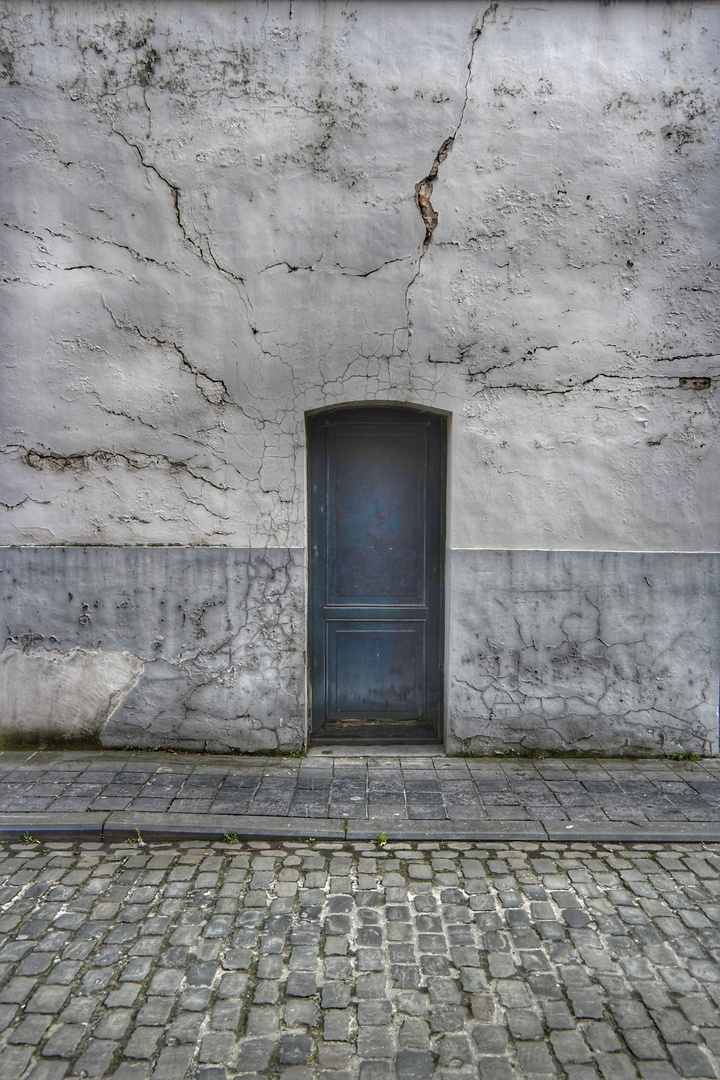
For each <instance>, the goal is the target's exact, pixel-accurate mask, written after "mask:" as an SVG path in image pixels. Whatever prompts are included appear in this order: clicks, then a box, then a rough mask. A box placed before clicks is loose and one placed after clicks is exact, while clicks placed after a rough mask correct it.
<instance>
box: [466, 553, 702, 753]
mask: <svg viewBox="0 0 720 1080" xmlns="http://www.w3.org/2000/svg"><path fill="white" fill-rule="evenodd" d="M450 580H451V596H452V601H451V612H450V619H449V664H448V668H449V687H448V693H449V700H448V714H449V717H450V720H449V724H450V729H451V730H450V732H449V738H448V748H449V749H451V750H453V751H455V752H456V753H472V754H482V753H485V754H486V753H493V752H503V753H507V752H510V753H520V754H523V753H525V754H526V753H531V752H533V751H544V752H550V753H552V752H557V751H561V752H562V751H566V750H568V749H572V750H573V752H575V753H587V754H591V755H595V756H597V755H610V756H616V755H621V754H647V755H669V754H673V753H675V752H678V751H684V752H686V753H689V752H693V753H700V754H717V752H718V697H717V694H718V687H717V670H718V643H719V642H720V618H719V610H720V607H719V604H718V601H719V600H720V556H718V555H713V554H707V555H704V556H698V558H697V559H696V560H694V561H692V560H688V559H685V558H683V556H682V555H679V554H672V553H666V552H644V553H641V554H636V553H629V552H590V551H588V552H567V551H566V552H551V551H535V552H530V551H514V552H513V551H454V552H453V553H452V558H451V562H450Z"/></svg>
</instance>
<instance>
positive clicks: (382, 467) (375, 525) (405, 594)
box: [326, 424, 427, 604]
mask: <svg viewBox="0 0 720 1080" xmlns="http://www.w3.org/2000/svg"><path fill="white" fill-rule="evenodd" d="M348 427H349V430H344V431H343V430H340V431H338V430H333V429H331V430H330V431H329V432H328V442H327V454H328V469H327V472H328V485H327V492H326V497H327V509H328V514H327V584H328V590H327V593H328V595H327V601H328V603H330V604H343V603H353V602H362V603H364V604H381V603H384V604H400V603H404V604H422V603H424V599H425V542H424V541H425V535H424V533H425V528H424V527H425V516H426V472H427V467H426V466H427V452H426V442H427V439H426V434H427V433H426V431H425V430H424V429H420V430H417V429H413V428H409V429H408V430H407V431H401V432H395V431H393V430H388V425H387V424H366V425H348Z"/></svg>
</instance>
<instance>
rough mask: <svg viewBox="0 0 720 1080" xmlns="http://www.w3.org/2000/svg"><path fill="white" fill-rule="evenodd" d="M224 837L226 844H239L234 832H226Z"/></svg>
mask: <svg viewBox="0 0 720 1080" xmlns="http://www.w3.org/2000/svg"><path fill="white" fill-rule="evenodd" d="M224 835H225V843H226V844H239V843H240V841H239V840H238V834H237V833H236V832H226V833H225V834H224Z"/></svg>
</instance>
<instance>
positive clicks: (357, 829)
mask: <svg viewBox="0 0 720 1080" xmlns="http://www.w3.org/2000/svg"><path fill="white" fill-rule="evenodd" d="M137 829H139V830H140V834H141V836H142V838H143V839H144V840H174V839H177V840H181V839H184V840H223V839H225V838H226V837H227V836H233V835H234V836H237V837H238V839H243V840H244V839H278V840H281V839H296V840H309V839H317V840H374V839H375V837H377V836H379V835H380V834H381V833H384V834H385V835H386V836H388V837H389V838H391V839H393V840H474V841H479V842H482V841H488V842H492V841H513V840H515V841H518V840H527V841H537V842H540V843H543V842H545V841H548V840H549V841H563V842H565V841H568V840H573V841H585V842H597V843H703V842H720V822H704V821H701V822H693V821H687V822H684V821H683V822H678V821H672V822H667V823H664V824H653V825H638V824H635V823H633V822H628V821H618V822H613V823H612V824H610V825H609V824H608V823H606V822H597V823H594V822H593V823H590V824H584V823H583V824H574V825H567V824H565V823H564V822H557V821H545V822H535V821H509V822H503V821H495V822H492V823H489V822H487V821H483V822H479V823H477V824H474V823H473V822H471V821H467V820H462V821H457V822H455V821H438V820H435V821H432V820H430V821H428V820H422V819H415V820H411V821H408V820H398V819H397V818H392V819H388V818H382V817H378V818H373V817H370V818H365V819H343V818H305V817H303V818H298V817H279V816H278V817H273V816H269V815H267V816H260V815H256V816H252V815H247V814H184V813H176V814H173V813H152V812H147V813H142V812H136V813H122V812H118V811H115V812H113V813H110V814H107V813H102V812H88V811H86V812H85V813H67V814H53V813H25V814H23V813H0V840H4V841H8V840H11V841H18V840H19V839H21V838H22V837H23V835H24V834H25V833H28V834H29V835H30V836H32V837H34V838H35V839H36V840H45V841H53V840H85V841H96V842H102V841H106V842H107V841H110V842H116V843H117V842H118V841H124V840H127V839H128V838H131V839H134V837H135V834H136V830H137Z"/></svg>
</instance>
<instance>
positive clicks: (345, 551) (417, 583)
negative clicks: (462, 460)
mask: <svg viewBox="0 0 720 1080" xmlns="http://www.w3.org/2000/svg"><path fill="white" fill-rule="evenodd" d="M308 439H309V461H310V477H309V480H310V651H311V657H310V670H311V682H312V701H311V714H312V730H313V731H314V732H317V731H318V729H320V728H321V727H323V725H325V724H327V723H328V722H330V723H332V722H341V721H366V722H377V721H387V722H391V727H390V728H388V730H393V729H394V728H393V725H395V726H396V725H397V722H403V721H405V722H410V723H415V724H424V725H429V726H430V727H431V728H432V729H433V730H434V731H436V732H437V733H438V734H439V729H440V722H441V715H440V713H441V673H442V658H441V649H442V633H441V613H442V596H443V552H444V462H445V426H444V419H443V418H442V417H439V416H436V415H435V414H433V413H425V412H419V411H416V410H411V409H397V408H375V407H368V408H360V409H355V408H353V409H342V410H337V411H335V412H333V413H323V414H320V415H318V416H315V417H312V418H311V419H310V420H309V421H308ZM398 730H400V729H398Z"/></svg>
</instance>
